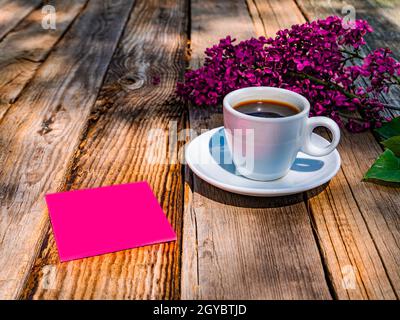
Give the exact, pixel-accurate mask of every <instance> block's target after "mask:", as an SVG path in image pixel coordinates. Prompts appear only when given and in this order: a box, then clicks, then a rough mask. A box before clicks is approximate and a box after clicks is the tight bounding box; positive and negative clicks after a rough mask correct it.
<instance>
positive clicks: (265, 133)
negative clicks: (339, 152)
mask: <svg viewBox="0 0 400 320" xmlns="http://www.w3.org/2000/svg"><path fill="white" fill-rule="evenodd" d="M252 100H274V101H281V102H284V103H287V104H290V105H292V106H295V107H297V108H298V109H299V113H297V114H295V115H292V116H287V117H281V118H262V117H256V116H253V115H248V114H245V113H242V112H239V111H238V110H236V109H235V108H234V107H235V106H236V105H237V104H239V103H241V102H245V101H252ZM223 112H224V127H225V136H226V138H227V144H228V147H229V150H230V152H231V155H232V160H233V162H234V164H235V166H236V169H237V171H238V172H239V173H240V174H241V175H243V176H245V177H247V178H250V179H253V180H261V181H268V180H275V179H279V178H281V177H283V176H285V175H286V174H287V173H288V171H289V170H290V168H291V166H292V165H293V163H294V161H295V159H296V156H297V153H298V152H299V151H302V152H304V153H306V154H309V155H311V156H315V157H322V156H325V155H327V154H329V153H331V152H332V151H334V150H335V148H336V147H337V145H338V143H339V140H340V129H339V127H338V125H337V124H336V123H335V122H334V121H333V120H331V119H329V118H327V117H312V118H309V117H308V116H309V112H310V103H309V102H308V100H307V99H306V98H305V97H303V96H302V95H300V94H298V93H295V92H293V91H289V90H285V89H280V88H273V87H250V88H243V89H239V90H235V91H232V92H231V93H229V94H227V95H226V96H225V98H224V101H223ZM320 126H322V127H326V128H328V129H329V130H330V131H331V132H332V136H333V138H332V142H331V143H330V144H329V145H328V146H327V147H325V148H320V147H318V146H316V145H314V144H313V143H312V141H311V135H312V132H313V130H314V129H315V128H316V127H320Z"/></svg>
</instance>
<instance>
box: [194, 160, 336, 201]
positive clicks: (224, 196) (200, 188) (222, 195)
mask: <svg viewBox="0 0 400 320" xmlns="http://www.w3.org/2000/svg"><path fill="white" fill-rule="evenodd" d="M186 170H189V172H190V174H187V175H186V177H189V179H188V178H187V179H186V182H187V183H188V184H189V186H190V188H191V190H192V192H196V193H198V194H201V195H202V196H204V197H206V198H208V199H210V200H212V201H215V202H219V203H221V204H225V205H230V206H236V207H243V208H277V207H284V206H290V205H293V204H296V203H300V202H304V201H306V200H308V199H310V198H312V197H314V196H316V195H318V194H319V193H321V192H322V191H324V190H325V188H326V187H327V186H328V183H329V182H328V183H325V184H323V185H321V186H319V187H317V188H314V189H311V190H309V191H307V192H302V193H297V194H294V195H289V196H279V197H254V196H245V195H240V194H236V193H232V192H229V191H225V190H222V189H219V188H217V187H214V186H213V185H211V184H209V183H207V182H205V181H204V180H202V179H200V178H199V177H197V176H196V175H195V174H194V173H193V172H192V170H191V169H190V168H188V167H187V169H186Z"/></svg>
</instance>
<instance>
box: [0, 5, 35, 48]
mask: <svg viewBox="0 0 400 320" xmlns="http://www.w3.org/2000/svg"><path fill="white" fill-rule="evenodd" d="M41 2H42V0H0V41H1V39H3V38H4V37H5V35H6V34H7V33H8V32H10V31H11V30H12V29H13V28H15V27H16V26H17V25H18V23H20V22H21V21H22V20H23V19H24V18H25V17H26V16H27V15H28V14H29V13H30V12H31V11H33V10H34V9H35V8H36V7H38V6H39V5H40V4H41Z"/></svg>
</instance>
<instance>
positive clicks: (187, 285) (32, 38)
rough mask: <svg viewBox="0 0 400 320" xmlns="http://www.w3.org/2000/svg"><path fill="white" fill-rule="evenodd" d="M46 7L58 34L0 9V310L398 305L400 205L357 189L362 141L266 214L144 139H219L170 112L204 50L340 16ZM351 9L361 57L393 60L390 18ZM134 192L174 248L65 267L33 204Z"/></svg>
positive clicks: (204, 7)
mask: <svg viewBox="0 0 400 320" xmlns="http://www.w3.org/2000/svg"><path fill="white" fill-rule="evenodd" d="M46 2H47V1H46ZM50 2H53V4H55V8H56V12H57V27H56V29H55V30H53V29H43V28H42V25H41V21H42V18H43V14H42V12H41V8H42V5H43V4H42V1H40V0H18V1H16V0H0V52H1V55H0V66H1V68H0V70H1V74H0V170H1V173H0V213H1V215H0V298H3V299H16V298H27V299H161V298H162V299H164V298H165V299H179V298H184V299H192V298H201V299H214V298H220V299H239V298H243V299H275V298H276V299H398V298H399V296H400V191H399V189H395V188H388V187H383V186H378V185H373V184H370V183H365V182H362V181H361V179H362V176H363V173H364V172H366V170H367V169H368V168H369V167H370V165H371V164H372V163H373V161H374V160H375V158H376V157H377V155H378V154H379V153H380V152H381V151H382V148H381V146H380V145H379V144H378V143H377V142H376V140H375V138H374V136H373V135H372V134H371V133H369V132H367V133H362V134H357V135H355V134H353V135H351V134H348V133H346V132H343V138H342V141H341V143H340V147H339V152H340V154H341V156H342V162H343V163H342V168H341V170H340V172H339V173H338V175H337V176H336V177H335V178H334V179H333V180H332V181H331V182H330V183H329V185H327V186H325V188H322V189H320V190H317V192H315V190H314V191H313V192H309V193H304V194H299V195H296V196H293V197H283V198H274V199H268V198H252V197H246V196H238V195H235V194H231V193H228V192H224V191H221V190H219V189H217V188H214V187H212V186H210V185H208V184H207V183H205V182H203V181H202V180H200V179H198V178H197V177H196V176H194V175H193V174H192V173H191V172H190V171H189V169H188V168H187V167H185V166H183V165H181V164H180V161H179V159H180V158H181V156H182V151H183V148H184V142H185V141H184V140H185V136H183V138H182V135H180V136H178V137H179V140H178V142H177V143H172V142H173V141H175V139H173V137H171V136H168V135H162V134H161V135H157V134H156V133H157V132H158V133H160V131H154V130H152V129H162V131H165V132H167V131H168V132H177V133H180V132H183V131H182V130H184V129H191V131H190V134H191V135H192V136H194V135H195V134H196V133H198V132H200V130H204V129H210V128H214V127H217V126H220V125H221V123H222V122H221V121H222V114H221V108H220V107H217V108H195V107H188V106H187V105H184V104H182V103H180V102H178V101H176V100H175V99H174V90H175V83H176V81H177V80H179V79H182V76H183V73H184V71H185V68H186V67H187V66H188V65H190V66H191V67H198V66H199V65H200V64H201V61H202V58H203V51H204V49H205V48H206V47H208V46H210V45H211V44H214V43H216V42H218V40H219V39H220V38H222V37H224V36H226V35H228V34H229V35H232V36H234V37H235V38H238V39H245V38H249V37H251V36H259V35H265V34H266V35H273V34H274V33H275V32H276V31H277V30H278V29H279V28H285V27H289V26H290V25H292V24H295V23H302V22H305V21H306V20H312V19H316V18H319V17H325V16H327V15H331V14H339V15H343V14H342V8H343V3H342V1H339V0H326V1H317V0H297V1H294V0H264V1H263V0H248V1H246V0H236V1H230V0H223V1H209V0H192V1H186V0H165V1H153V0H136V1H134V0H107V1H95V0H89V1H87V0H77V1H63V0H59V1H50ZM346 2H347V4H348V5H352V6H354V7H351V6H350V7H349V6H347V7H344V9H345V11H344V12H345V14H346V10H350V12H352V10H353V9H354V8H355V10H356V11H355V12H356V14H357V18H365V19H367V20H368V21H369V22H370V23H371V24H372V26H373V27H374V29H375V33H374V34H373V35H371V36H369V37H368V45H367V50H372V49H374V48H376V47H380V46H389V47H391V48H392V49H393V50H394V51H395V55H396V56H397V58H400V2H399V1H397V0H385V1H383V0H379V1H378V0H374V1H373V0H369V1H363V0H347V1H346ZM157 76H160V77H161V79H160V80H161V82H160V84H158V85H156V84H154V83H153V78H154V77H157ZM398 97H399V92H395V93H393V94H392V95H391V96H390V95H388V96H385V97H383V99H385V100H386V101H388V102H390V103H394V104H397V105H399V101H398ZM162 131H161V132H162ZM149 132H151V133H152V134H149ZM187 140H188V139H187ZM149 150H151V155H152V156H153V157H155V159H156V160H157V161H155V162H149V161H147V156H148V153H149ZM168 159H169V160H168ZM171 160H172V161H171ZM141 180H147V181H148V182H149V183H150V185H151V186H152V188H153V190H154V192H155V194H156V195H157V197H158V199H159V201H160V203H161V205H162V207H163V209H164V211H165V213H166V214H167V216H168V219H169V221H170V222H171V223H172V225H173V226H174V228H175V230H176V231H177V234H178V241H176V242H171V243H167V244H160V245H153V246H147V247H143V248H139V249H132V250H126V251H121V252H117V253H112V254H106V255H102V256H97V257H93V258H88V259H82V260H77V261H72V262H68V263H60V262H59V259H58V255H57V248H56V246H55V242H54V238H53V234H52V231H51V227H50V224H49V219H48V213H47V210H46V206H45V202H44V195H45V194H46V193H48V192H56V191H62V190H71V189H80V188H88V187H98V186H105V185H112V184H121V183H127V182H135V181H141Z"/></svg>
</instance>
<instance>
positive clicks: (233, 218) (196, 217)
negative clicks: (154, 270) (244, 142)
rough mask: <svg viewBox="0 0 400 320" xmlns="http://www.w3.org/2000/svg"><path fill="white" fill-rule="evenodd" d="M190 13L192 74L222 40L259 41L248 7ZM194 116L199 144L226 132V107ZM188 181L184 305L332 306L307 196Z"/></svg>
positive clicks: (232, 4)
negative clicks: (319, 302)
mask: <svg viewBox="0 0 400 320" xmlns="http://www.w3.org/2000/svg"><path fill="white" fill-rule="evenodd" d="M191 12H192V32H191V44H192V61H191V66H192V67H197V66H198V65H199V63H200V61H201V60H202V58H203V54H202V52H203V51H204V49H205V48H206V47H209V46H210V45H212V44H214V43H216V42H218V40H219V39H220V38H222V37H225V36H226V35H228V34H229V35H232V36H233V37H235V38H238V39H245V38H249V37H251V36H254V35H255V33H254V29H253V21H252V19H251V17H250V15H249V12H248V11H247V7H246V3H245V2H244V1H219V2H218V4H215V3H213V2H212V1H192V8H191ZM276 24H277V25H278V24H279V22H276ZM189 116H190V117H189V119H190V127H191V129H192V132H191V133H192V136H194V135H195V134H196V132H199V131H200V129H211V128H213V127H216V126H220V125H222V114H221V110H220V107H218V108H214V109H211V108H207V109H203V108H196V107H190V108H189ZM186 180H187V181H186V185H185V206H186V207H185V214H184V229H183V253H182V255H183V257H182V298H184V299H192V298H199V299H278V298H280V299H330V298H331V296H330V293H329V290H328V287H327V283H326V281H325V278H324V272H323V267H322V264H321V259H320V256H319V252H318V249H317V245H316V242H315V239H314V237H313V233H312V229H311V224H310V220H309V216H308V212H307V209H306V207H305V204H304V202H303V198H302V195H301V194H300V195H297V196H294V197H283V198H274V199H267V198H253V197H246V196H239V195H234V194H231V193H229V192H225V191H221V190H219V189H217V188H214V187H212V186H210V185H209V184H207V183H205V182H203V181H202V180H201V179H199V178H197V177H196V176H195V175H192V174H191V172H190V171H189V170H188V171H187V176H186Z"/></svg>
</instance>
